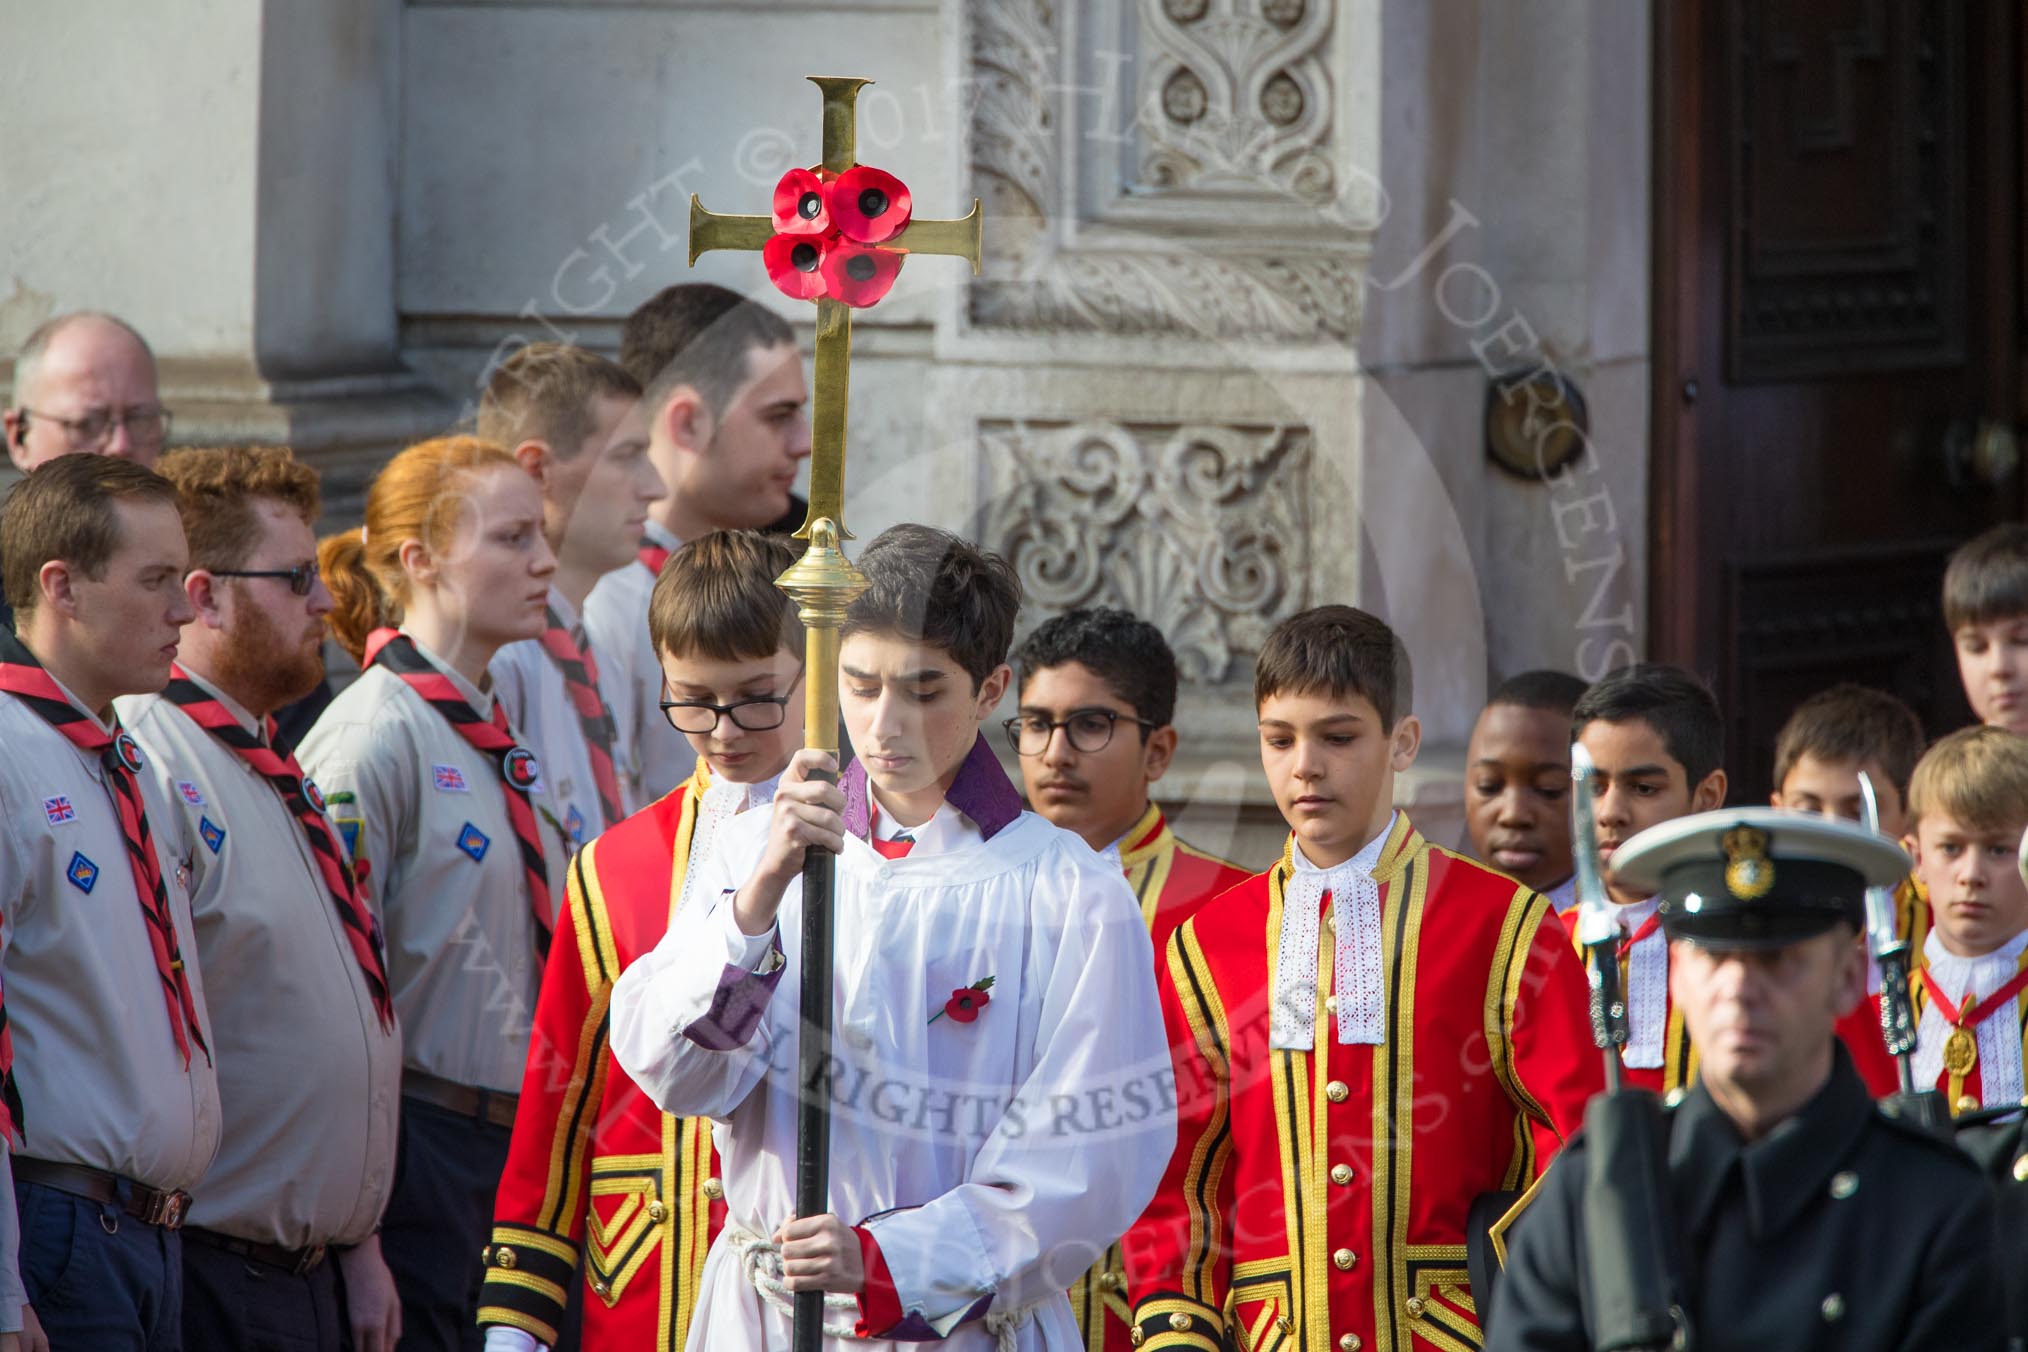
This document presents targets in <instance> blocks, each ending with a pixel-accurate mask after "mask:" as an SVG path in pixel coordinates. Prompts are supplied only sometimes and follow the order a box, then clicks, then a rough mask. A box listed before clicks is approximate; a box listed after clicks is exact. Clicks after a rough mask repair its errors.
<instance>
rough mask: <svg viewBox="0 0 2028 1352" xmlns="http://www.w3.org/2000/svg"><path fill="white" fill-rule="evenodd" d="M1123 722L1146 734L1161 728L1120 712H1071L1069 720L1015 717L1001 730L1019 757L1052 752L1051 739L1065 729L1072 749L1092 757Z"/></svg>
mask: <svg viewBox="0 0 2028 1352" xmlns="http://www.w3.org/2000/svg"><path fill="white" fill-rule="evenodd" d="M1122 719H1124V720H1126V721H1127V722H1129V723H1133V724H1136V725H1137V726H1139V727H1140V729H1141V730H1142V731H1143V732H1153V731H1154V730H1155V729H1156V728H1159V727H1161V726H1162V725H1161V724H1160V723H1151V722H1149V721H1148V720H1147V719H1145V718H1136V717H1134V716H1133V715H1132V714H1123V713H1121V712H1120V711H1119V710H1118V709H1099V708H1091V709H1072V710H1071V711H1070V717H1068V718H1045V717H1043V716H1042V715H1041V714H1016V715H1014V717H1012V718H1010V719H1008V720H1007V721H1006V722H1005V723H1002V724H1001V725H1000V726H1001V727H1003V728H1005V729H1007V744H1008V745H1009V746H1011V747H1013V748H1014V754H1015V755H1017V756H1039V755H1041V754H1042V753H1043V752H1045V751H1047V750H1049V739H1050V738H1051V737H1054V736H1055V735H1056V730H1057V729H1058V728H1062V729H1063V733H1064V735H1065V736H1066V737H1068V738H1070V749H1071V750H1073V751H1082V752H1084V753H1085V754H1086V755H1090V754H1091V753H1093V752H1095V751H1103V750H1105V749H1106V747H1107V746H1108V745H1110V744H1111V742H1112V740H1113V728H1114V727H1115V725H1117V724H1118V723H1119V722H1120V721H1121V720H1122Z"/></svg>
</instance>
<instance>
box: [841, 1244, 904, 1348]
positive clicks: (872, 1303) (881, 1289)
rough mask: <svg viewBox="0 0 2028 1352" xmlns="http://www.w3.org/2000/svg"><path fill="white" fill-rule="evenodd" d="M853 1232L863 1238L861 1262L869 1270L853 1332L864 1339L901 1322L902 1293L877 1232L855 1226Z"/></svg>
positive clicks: (880, 1333) (883, 1331)
mask: <svg viewBox="0 0 2028 1352" xmlns="http://www.w3.org/2000/svg"><path fill="white" fill-rule="evenodd" d="M852 1233H853V1234H855V1235H857V1236H858V1237H859V1263H860V1266H861V1267H863V1268H864V1269H865V1270H866V1285H864V1286H862V1287H861V1288H859V1326H858V1327H857V1328H856V1329H854V1330H853V1331H854V1332H855V1333H857V1334H858V1335H859V1336H860V1337H861V1338H878V1337H880V1336H882V1335H883V1334H885V1333H886V1332H887V1331H888V1330H889V1329H891V1328H893V1327H894V1326H895V1325H896V1324H899V1323H900V1322H901V1320H902V1308H901V1295H900V1293H899V1292H897V1291H896V1290H895V1289H894V1276H893V1274H892V1273H890V1272H888V1270H887V1260H886V1259H885V1258H883V1257H881V1254H880V1241H879V1240H877V1239H875V1238H874V1237H873V1232H872V1231H871V1230H868V1229H867V1228H866V1227H865V1226H863V1225H855V1226H853V1227H852Z"/></svg>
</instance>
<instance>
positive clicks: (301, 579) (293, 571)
mask: <svg viewBox="0 0 2028 1352" xmlns="http://www.w3.org/2000/svg"><path fill="white" fill-rule="evenodd" d="M210 573H211V575H212V576H213V577H285V578H287V579H288V580H289V590H290V591H292V592H294V593H295V594H296V595H298V596H308V595H309V594H310V588H312V587H314V586H316V585H317V578H318V576H319V574H318V572H317V563H316V560H314V559H313V560H311V561H310V562H309V563H299V564H297V565H296V566H295V567H294V568H213V569H211V570H210Z"/></svg>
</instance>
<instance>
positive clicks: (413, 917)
mask: <svg viewBox="0 0 2028 1352" xmlns="http://www.w3.org/2000/svg"><path fill="white" fill-rule="evenodd" d="M317 561H318V564H319V566H320V568H321V569H322V571H323V575H324V579H325V583H326V585H328V586H329V587H330V589H331V594H332V597H333V599H334V600H335V602H336V609H335V610H333V612H332V614H331V617H330V624H331V629H332V632H333V633H334V634H335V635H336V636H337V638H338V640H339V642H341V643H342V644H344V645H345V647H346V648H347V650H349V651H350V652H351V653H352V655H353V656H354V657H355V658H357V659H358V660H359V661H360V664H361V666H362V667H363V668H364V674H363V675H361V676H360V678H359V679H358V680H357V681H355V682H353V684H352V685H351V686H349V687H347V688H346V689H345V690H344V691H343V692H342V693H341V694H340V695H339V696H338V698H337V699H336V700H335V701H333V702H332V704H331V707H330V708H329V709H327V710H326V711H325V712H324V714H323V716H322V717H321V718H320V719H319V720H318V722H317V726H316V727H315V728H314V729H312V730H311V732H310V735H309V736H308V737H307V738H306V739H305V740H304V742H303V745H302V748H301V751H300V757H301V760H302V764H303V767H304V769H305V770H306V771H307V772H308V773H309V774H310V775H311V776H312V777H313V778H314V779H315V780H316V782H317V784H318V785H319V786H320V787H321V788H322V790H323V793H324V797H325V799H326V801H327V802H328V804H329V806H330V812H331V816H332V818H333V820H335V821H336V822H337V823H338V825H339V827H340V829H341V830H342V831H343V832H344V834H345V836H346V838H347V842H348V844H349V845H350V846H351V849H352V857H353V866H354V868H355V870H356V871H358V872H359V873H360V874H361V875H362V876H363V877H364V880H365V885H366V891H367V893H368V895H369V896H370V897H371V899H372V901H373V903H374V906H375V909H376V911H377V913H378V915H379V917H380V920H381V923H382V925H383V926H384V928H385V939H386V948H387V970H388V979H389V984H390V986H391V987H392V989H393V993H394V1001H395V1009H396V1012H397V1014H398V1015H399V1016H400V1019H401V1023H402V1032H403V1040H404V1046H405V1053H404V1057H403V1072H402V1103H401V1129H400V1130H401V1142H400V1156H399V1158H400V1163H399V1165H398V1169H397V1172H398V1175H399V1176H398V1178H397V1180H396V1182H395V1187H394V1193H393V1196H392V1199H391V1200H390V1201H389V1203H388V1208H387V1214H386V1216H385V1218H384V1219H383V1222H382V1232H381V1249H382V1252H383V1253H384V1255H385V1256H386V1259H387V1263H388V1266H389V1268H390V1269H391V1270H392V1271H393V1272H394V1276H395V1283H396V1286H397V1287H398V1288H399V1290H400V1294H401V1302H402V1328H403V1337H402V1347H403V1348H404V1349H443V1350H445V1352H449V1350H450V1349H458V1348H470V1349H476V1348H478V1347H479V1345H480V1335H479V1330H478V1327H477V1325H476V1324H475V1323H474V1322H473V1321H474V1316H475V1314H476V1311H477V1305H478V1293H479V1283H480V1274H481V1263H480V1249H481V1248H482V1247H483V1246H484V1245H485V1243H486V1239H487V1235H488V1232H489V1228H490V1222H491V1219H492V1212H493V1193H494V1189H495V1187H496V1185H497V1184H498V1182H499V1177H500V1170H501V1168H502V1166H503V1165H504V1163H505V1160H506V1156H507V1145H508V1140H509V1137H510V1134H511V1130H512V1126H513V1120H514V1105H515V1096H516V1094H517V1093H518V1092H519V1090H520V1087H521V1074H522V1068H523V1066H524V1064H525V1063H526V1060H527V1054H528V1037H529V1023H530V1016H531V1013H532V1011H533V1009H534V1006H535V996H536V990H537V986H538V984H539V982H540V979H541V975H542V954H543V952H544V951H545V949H546V947H547V943H548V936H549V928H550V925H551V923H552V922H553V919H554V917H555V914H556V899H557V898H558V897H559V896H560V895H561V894H562V891H563V881H564V866H565V863H566V861H567V859H568V845H567V843H566V840H565V837H564V836H563V833H562V831H561V830H560V828H559V827H558V826H557V825H556V818H555V814H554V813H553V811H552V810H551V808H550V805H549V801H548V796H547V793H546V789H545V785H544V783H543V780H542V773H541V767H540V765H539V764H538V763H537V762H536V759H535V757H534V756H533V755H532V754H531V753H530V752H529V751H527V750H526V749H525V748H524V747H522V746H521V745H520V743H519V737H518V734H517V733H516V731H515V729H514V728H513V727H512V726H511V725H510V724H509V723H508V722H507V718H506V715H505V714H504V713H503V712H502V711H501V710H500V708H499V707H498V705H497V704H496V702H495V701H494V699H493V695H492V692H491V689H490V683H489V681H488V679H487V676H486V664H487V663H488V662H489V661H490V660H491V659H492V657H493V654H494V653H495V652H496V651H497V650H498V649H499V648H500V647H501V646H502V645H503V644H507V643H512V642H515V641H517V640H520V639H527V638H534V637H536V636H537V635H538V634H540V633H541V632H542V629H543V624H544V619H543V605H544V602H545V600H546V598H547V595H548V590H549V580H550V575H551V574H552V573H554V572H555V570H556V560H555V557H554V556H553V555H552V554H551V553H550V549H549V546H548V544H547V543H545V541H544V539H543V534H542V498H541V491H540V489H539V488H538V487H537V485H536V483H535V481H534V480H533V479H531V478H529V477H528V475H527V474H526V473H524V472H523V471H522V469H521V467H520V466H519V465H517V464H516V463H515V461H514V460H513V458H512V457H511V456H509V455H508V454H507V453H506V452H504V451H502V450H501V449H499V448H498V447H496V446H494V445H492V444H491V443H488V442H485V441H481V440H478V439H477V438H473V437H444V438H439V439H436V440H433V441H425V442H422V443H421V444H419V445H415V446H411V447H409V448H408V449H407V450H405V451H403V452H402V453H401V454H400V455H397V456H396V457H395V458H394V459H393V460H391V461H389V462H388V464H387V466H386V467H385V468H384V469H382V470H381V472H380V473H379V474H378V475H377V476H376V477H375V478H374V480H373V483H372V486H371V487H370V488H369V489H368V492H367V498H366V525H365V527H364V528H363V529H361V530H356V531H350V532H347V533H345V534H342V535H336V536H332V537H330V538H328V539H326V540H324V541H323V542H322V544H321V545H320V546H319V548H318V551H317ZM304 1069H305V1073H307V1074H314V1073H315V1069H314V1067H305V1068H304Z"/></svg>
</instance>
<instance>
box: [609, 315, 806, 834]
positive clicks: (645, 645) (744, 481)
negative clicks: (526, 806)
mask: <svg viewBox="0 0 2028 1352" xmlns="http://www.w3.org/2000/svg"><path fill="white" fill-rule="evenodd" d="M620 365H621V366H623V367H625V368H626V370H627V374H628V375H630V376H632V377H633V378H634V379H635V380H637V381H639V382H640V385H641V388H642V389H643V390H644V391H646V393H645V394H644V395H643V397H642V401H641V403H642V408H643V409H644V411H645V416H646V421H647V427H648V457H649V459H650V460H651V461H652V462H653V463H654V466H655V471H656V473H658V474H659V475H661V477H662V482H663V485H664V486H665V487H666V488H667V489H668V493H669V495H668V496H667V497H665V498H663V499H662V500H661V501H659V502H657V503H656V504H655V506H654V508H653V510H652V511H651V512H650V514H649V517H648V524H647V530H646V535H645V537H644V538H645V543H644V544H642V546H641V549H640V553H639V556H638V562H635V563H629V564H627V565H625V566H624V567H622V568H620V569H619V570H618V571H616V572H611V573H607V574H606V575H605V577H604V578H603V579H602V580H601V581H600V582H599V584H598V586H596V587H594V588H593V589H592V593H591V595H590V596H589V597H588V598H587V599H586V600H585V606H584V625H585V629H586V630H587V631H588V632H589V633H590V635H591V641H592V643H593V645H594V646H596V647H597V648H598V650H599V653H600V656H601V657H602V658H603V660H604V661H605V663H606V666H605V669H604V672H605V675H606V676H608V677H609V678H610V679H609V680H608V681H607V683H606V694H607V698H608V699H609V700H611V702H612V705H613V715H614V718H615V721H616V722H617V723H618V724H619V727H620V730H621V739H620V740H621V743H622V746H623V747H624V750H623V751H622V753H621V760H622V761H623V762H624V763H625V764H626V765H627V767H628V769H629V771H630V772H631V773H632V774H633V775H634V776H635V777H636V780H637V788H636V797H635V800H634V801H635V802H637V803H652V802H654V801H655V800H656V799H658V798H660V797H661V796H662V795H663V794H666V793H668V792H669V791H670V790H672V789H674V788H675V787H676V786H677V785H678V784H681V783H683V781H684V780H686V779H687V778H689V776H690V772H691V771H692V770H693V769H694V768H695V767H696V765H697V754H696V752H694V751H692V750H691V748H690V744H689V742H687V741H685V740H684V739H683V738H682V737H681V736H680V735H678V734H677V733H676V732H675V731H674V730H672V729H671V728H670V726H669V724H668V721H667V720H665V719H664V718H663V717H662V716H661V710H660V707H659V706H660V701H661V700H663V699H665V698H667V696H666V694H665V693H664V691H663V689H662V663H661V656H660V654H658V653H657V652H656V651H655V645H654V643H653V642H652V641H650V640H649V638H648V593H649V592H650V590H652V589H653V587H654V585H655V576H656V574H658V573H660V572H661V571H662V564H663V561H664V560H666V559H667V558H668V557H669V554H670V551H672V550H674V549H676V548H678V547H679V546H680V545H682V544H683V542H684V541H686V540H700V539H702V538H704V536H706V535H708V534H710V533H711V532H712V531H715V530H769V531H775V532H788V531H794V530H798V529H800V528H801V527H802V524H803V517H804V516H805V515H806V514H807V513H806V508H807V507H808V505H809V504H807V503H805V502H804V501H803V500H802V499H801V498H799V497H797V496H796V495H795V493H794V492H792V491H791V490H792V489H793V488H794V487H795V483H796V477H797V475H799V474H800V473H801V472H802V468H803V461H804V460H806V459H808V458H809V455H810V420H809V418H808V417H806V416H805V413H804V408H805V405H807V404H808V403H809V397H810V396H809V390H808V388H807V386H805V385H804V383H803V358H802V355H801V354H800V353H799V352H798V351H797V350H796V335H795V331H794V330H792V329H791V328H790V327H789V325H788V321H786V320H784V319H783V318H782V317H781V316H780V315H778V314H776V313H775V312H774V311H773V310H770V309H769V308H768V307H767V306H765V305H761V304H758V303H756V302H754V301H750V300H748V299H746V297H744V296H742V295H740V294H739V293H738V292H737V291H731V290H727V289H726V288H725V287H722V286H713V285H711V284H710V283H704V282H691V283H685V284H683V285H679V286H668V287H664V288H663V289H662V290H660V291H658V292H656V293H655V294H654V295H653V296H651V297H649V298H648V299H647V300H646V301H643V302H642V303H641V305H640V307H639V308H638V309H636V310H635V311H634V312H633V313H632V314H630V315H628V316H627V323H626V327H625V329H624V330H623V331H622V332H621V334H620Z"/></svg>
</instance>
